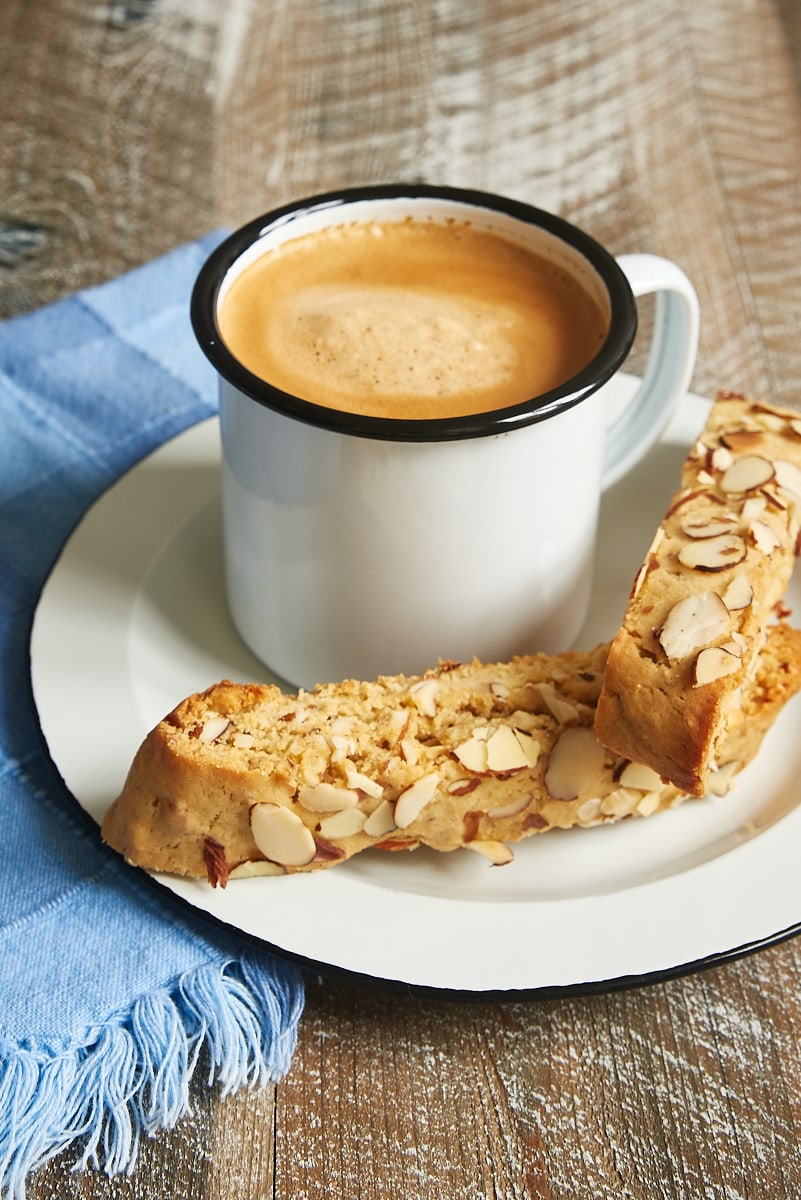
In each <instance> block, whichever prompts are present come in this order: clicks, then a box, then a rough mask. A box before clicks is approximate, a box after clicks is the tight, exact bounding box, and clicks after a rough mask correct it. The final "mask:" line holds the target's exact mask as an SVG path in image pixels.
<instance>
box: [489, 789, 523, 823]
mask: <svg viewBox="0 0 801 1200" xmlns="http://www.w3.org/2000/svg"><path fill="white" fill-rule="evenodd" d="M531 801H532V795H531V792H524V793H523V795H522V796H518V797H517V798H516V799H515V800H510V801H509V803H508V804H496V806H495V807H494V808H491V809H490V810H489V812H488V813H487V816H488V817H489V819H490V820H491V821H503V820H505V819H506V818H507V817H517V816H519V815H520V813H521V812H522V811H523V809H525V808H528V806H529V804H530V803H531Z"/></svg>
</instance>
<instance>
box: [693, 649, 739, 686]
mask: <svg viewBox="0 0 801 1200" xmlns="http://www.w3.org/2000/svg"><path fill="white" fill-rule="evenodd" d="M741 665H742V663H741V659H740V655H739V654H732V653H731V651H730V650H724V648H723V647H722V646H707V648H706V649H705V650H702V651H701V653H700V654H699V655H698V657H697V659H696V660H695V673H694V674H695V680H694V684H693V686H694V687H705V686H706V684H708V683H714V682H715V680H716V679H723V677H724V676H725V675H733V674H734V672H735V671H738V670H739V669H740V667H741Z"/></svg>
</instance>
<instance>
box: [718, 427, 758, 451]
mask: <svg viewBox="0 0 801 1200" xmlns="http://www.w3.org/2000/svg"><path fill="white" fill-rule="evenodd" d="M720 440H721V442H723V444H724V446H727V447H728V448H729V449H730V450H740V451H742V450H756V448H757V447H758V446H761V445H762V444H763V442H764V441H765V437H764V434H763V433H762V431H761V430H760V429H732V430H729V432H728V433H724V434H723V435H722V437H721V439H720Z"/></svg>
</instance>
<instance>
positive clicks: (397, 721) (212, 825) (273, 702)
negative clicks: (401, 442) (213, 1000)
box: [103, 626, 801, 885]
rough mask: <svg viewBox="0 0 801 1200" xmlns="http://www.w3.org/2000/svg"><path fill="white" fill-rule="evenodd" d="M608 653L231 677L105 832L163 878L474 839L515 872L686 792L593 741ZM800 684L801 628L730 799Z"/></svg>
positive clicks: (144, 762) (745, 704) (787, 632)
mask: <svg viewBox="0 0 801 1200" xmlns="http://www.w3.org/2000/svg"><path fill="white" fill-rule="evenodd" d="M607 651H608V647H607V646H599V647H597V648H596V649H595V650H594V651H592V652H588V653H582V654H579V653H570V652H568V653H565V654H560V655H554V656H546V655H536V656H532V657H528V658H518V659H515V660H513V661H512V662H509V663H503V664H494V665H486V664H480V663H477V662H476V663H472V664H468V665H455V664H451V663H442V664H440V665H439V666H438V667H437V668H436V669H434V670H432V671H430V672H428V673H427V674H426V675H424V676H421V677H418V678H405V677H402V676H397V677H391V678H384V679H380V680H377V681H375V682H372V683H366V682H362V683H359V682H355V681H348V682H345V683H340V684H331V685H326V686H322V687H318V688H316V689H314V690H313V691H311V692H299V693H298V694H297V695H293V696H290V695H285V694H283V693H282V692H280V691H279V689H278V688H275V687H268V686H262V685H257V684H234V683H228V682H223V683H220V684H218V685H216V686H215V687H212V688H210V689H209V690H208V691H206V692H203V693H202V694H199V695H195V696H190V697H189V698H188V699H187V700H184V701H183V703H181V704H179V705H178V707H177V708H176V709H175V710H174V711H173V712H172V713H170V715H169V716H168V717H166V718H165V719H164V720H163V721H162V722H161V723H160V724H159V725H158V726H157V727H156V728H155V729H154V730H153V731H152V732H151V733H150V734H149V735H148V737H147V738H146V740H145V741H144V743H143V745H142V746H141V748H140V750H139V752H138V753H137V755H136V758H135V760H134V762H133V764H132V766H131V769H130V772H129V775H128V778H127V781H126V783H125V786H124V788H123V791H122V793H121V795H120V796H119V798H118V799H117V800H116V801H115V803H114V804H113V805H112V807H111V809H110V810H109V812H108V814H107V816H106V818H105V821H104V823H103V837H104V838H105V839H106V841H108V842H109V843H110V844H111V845H112V846H114V847H115V848H116V849H117V850H118V851H120V852H121V853H122V854H123V855H124V856H125V857H126V858H127V859H128V860H129V861H130V862H132V863H135V864H137V865H139V866H143V867H146V868H148V869H151V870H156V871H165V872H171V873H177V874H181V875H188V876H197V877H203V876H207V877H208V879H209V881H210V882H211V883H212V884H222V885H224V884H225V883H226V881H227V879H228V878H229V877H237V876H243V875H251V874H271V873H272V874H280V873H284V872H293V871H308V870H313V869H316V868H321V867H328V866H331V865H332V864H334V863H337V862H342V861H344V860H345V859H347V858H349V857H350V856H351V855H353V854H356V853H357V852H358V851H362V850H365V849H367V848H370V847H378V848H380V849H384V850H407V849H413V848H415V847H416V846H418V845H425V846H430V847H433V848H434V849H436V850H442V851H450V850H455V849H457V848H459V847H462V846H465V847H467V848H469V849H471V850H475V851H478V852H480V853H482V854H484V855H485V856H486V857H487V858H488V859H489V860H490V862H492V863H495V864H501V863H504V862H507V861H509V860H510V859H511V857H512V852H511V850H510V849H509V844H510V843H512V842H516V841H518V840H519V839H521V838H525V837H527V836H529V835H531V834H535V833H541V832H544V831H546V830H548V829H555V828H563V829H564V828H569V827H571V826H588V825H597V824H601V823H605V822H612V821H616V820H619V819H621V818H623V817H629V816H648V815H650V814H652V813H655V812H657V811H658V810H660V809H665V808H669V807H670V806H672V805H674V804H677V803H678V802H679V801H680V800H681V799H682V798H683V796H682V793H681V792H680V790H679V789H678V788H676V787H674V786H672V785H665V784H663V783H662V782H661V781H660V780H659V778H658V776H657V775H656V774H655V773H654V771H653V770H651V769H650V768H648V767H644V766H642V765H640V764H637V763H632V762H630V761H629V760H627V759H626V758H625V757H622V756H619V755H616V754H614V753H610V752H608V751H605V750H604V749H603V747H602V746H601V745H600V743H599V742H598V741H597V740H596V738H595V734H594V732H593V721H594V716H595V708H596V702H597V700H598V695H599V692H600V689H601V679H602V675H603V670H604V666H605V663H606V658H607ZM799 686H801V634H799V633H797V632H796V631H795V630H792V629H790V628H788V627H785V626H780V627H777V628H776V629H774V630H773V631H772V633H771V636H770V638H769V640H768V643H767V645H766V647H765V650H764V652H763V654H762V655H761V656H760V660H759V672H758V675H757V676H756V677H755V679H754V680H753V681H752V683H751V686H750V687H749V688H748V689H745V690H744V693H743V699H742V708H741V717H742V719H741V720H740V721H738V722H737V723H736V724H735V725H733V726H732V727H731V729H730V731H729V737H728V741H727V745H726V748H725V751H724V752H722V753H721V755H720V758H719V764H718V771H717V774H716V775H715V777H714V778H713V779H712V780H711V781H710V785H711V787H712V788H713V789H714V790H716V791H719V792H721V793H722V792H725V791H726V790H727V789H728V787H729V785H730V783H731V780H732V778H733V776H734V775H735V774H736V773H737V772H738V771H739V770H740V769H741V768H742V766H744V765H745V763H747V762H748V761H749V760H750V759H751V758H752V757H753V755H754V754H755V753H756V751H757V749H758V747H759V744H760V742H761V740H762V737H763V735H764V733H765V731H766V730H767V728H768V727H769V726H770V724H771V723H772V722H773V720H774V719H775V717H776V716H777V714H778V712H779V710H780V709H781V707H782V705H783V704H784V703H785V702H786V700H787V699H789V697H790V696H791V695H792V694H793V693H794V692H795V691H797V690H798V688H799Z"/></svg>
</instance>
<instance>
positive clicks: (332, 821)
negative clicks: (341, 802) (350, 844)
mask: <svg viewBox="0 0 801 1200" xmlns="http://www.w3.org/2000/svg"><path fill="white" fill-rule="evenodd" d="M364 824H365V814H364V813H363V812H362V811H361V809H359V808H346V809H344V811H343V812H338V813H333V814H332V815H331V816H330V817H325V818H324V819H323V820H322V821H321V822H320V833H321V835H322V836H323V837H324V838H346V837H353V836H354V834H356V833H361V831H362V830H363V829H364Z"/></svg>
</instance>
